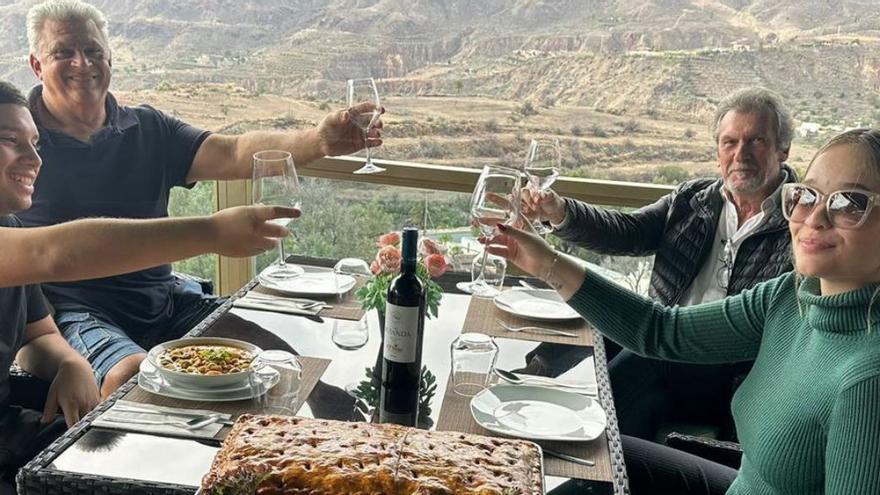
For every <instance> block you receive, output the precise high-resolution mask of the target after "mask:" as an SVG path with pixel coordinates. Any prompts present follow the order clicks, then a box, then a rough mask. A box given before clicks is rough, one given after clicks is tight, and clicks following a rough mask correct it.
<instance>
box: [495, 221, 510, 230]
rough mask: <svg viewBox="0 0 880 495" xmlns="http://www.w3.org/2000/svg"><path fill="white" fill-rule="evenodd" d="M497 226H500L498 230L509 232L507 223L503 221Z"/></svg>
mask: <svg viewBox="0 0 880 495" xmlns="http://www.w3.org/2000/svg"><path fill="white" fill-rule="evenodd" d="M495 226H496V227H498V230H500V231H501V232H507V225H504V224H503V223H496V224H495Z"/></svg>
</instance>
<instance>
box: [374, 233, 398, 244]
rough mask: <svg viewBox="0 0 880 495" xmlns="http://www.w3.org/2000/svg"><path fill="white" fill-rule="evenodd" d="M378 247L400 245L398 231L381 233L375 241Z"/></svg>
mask: <svg viewBox="0 0 880 495" xmlns="http://www.w3.org/2000/svg"><path fill="white" fill-rule="evenodd" d="M376 245H377V246H379V247H385V246H399V245H400V232H389V233H387V234H382V235H380V236H379V242H378V243H376Z"/></svg>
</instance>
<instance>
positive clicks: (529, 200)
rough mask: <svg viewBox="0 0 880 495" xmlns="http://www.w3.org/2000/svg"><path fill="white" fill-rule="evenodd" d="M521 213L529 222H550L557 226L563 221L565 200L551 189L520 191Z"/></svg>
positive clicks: (525, 189)
mask: <svg viewBox="0 0 880 495" xmlns="http://www.w3.org/2000/svg"><path fill="white" fill-rule="evenodd" d="M521 201H522V213H523V215H525V216H526V218H528V219H529V220H538V221H541V222H550V223H552V224H554V225H559V224H561V223H562V221H563V220H565V200H564V199H562V198H561V197H559V195H558V194H556V192H554V191H553V190H552V189H548V190H546V191H534V190H532V189H529V188H528V187H524V188H523V189H522V197H521Z"/></svg>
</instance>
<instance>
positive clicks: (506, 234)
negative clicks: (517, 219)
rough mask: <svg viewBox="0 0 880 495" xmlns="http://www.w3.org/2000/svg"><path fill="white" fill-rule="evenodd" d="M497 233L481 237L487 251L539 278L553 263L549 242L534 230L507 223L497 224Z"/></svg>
mask: <svg viewBox="0 0 880 495" xmlns="http://www.w3.org/2000/svg"><path fill="white" fill-rule="evenodd" d="M497 229H498V232H499V233H498V234H497V235H495V236H494V237H492V238H486V237H481V238H480V242H482V243H483V244H484V245H485V246H486V247H485V249H487V250H488V251H489V253H491V254H494V255H496V256H501V257H502V258H505V259H507V261H509V262H511V263H513V264H514V265H516V266H517V267H519V269H521V270H522V271H524V272H526V273H528V274H529V275H532V276H534V277H538V278H541V277H543V276H544V275H545V274H546V273H547V270H548V268H549V267H550V265H551V264H552V263H553V258H554V255H555V251H554V249H553V247H551V246H550V244H548V243H547V241H545V240H544V239H542V238H541V237H539V236H538V235H537V234H535V233H534V231H530V229H528V228H527V230H521V229H518V228H516V227H512V226H509V225H503V224H498V225H497Z"/></svg>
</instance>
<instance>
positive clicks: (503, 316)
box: [462, 297, 594, 346]
mask: <svg viewBox="0 0 880 495" xmlns="http://www.w3.org/2000/svg"><path fill="white" fill-rule="evenodd" d="M495 320H501V321H503V322H505V323H507V324H509V325H511V326H514V327H520V326H525V325H532V326H538V327H544V328H552V329H554V330H563V331H566V332H573V333H576V334H578V336H577V337H563V336H560V335H546V334H539V333H526V332H511V331H508V330H505V329H504V328H502V327H501V325H499V324H498V322H496V321H495ZM462 332H479V333H484V334H486V335H492V336H493V337H504V338H507V339H519V340H532V341H535V342H553V343H556V344H570V345H580V346H592V345H593V336H594V332H593V329H592V328H591V327H590V326H589V325H587V322H586V321H585V320H584V319H583V318H578V319H576V320H567V321H534V320H526V319H524V318H520V317H518V316H514V315H512V314H510V313H508V312H506V311H502V310H501V309H499V308H498V307H497V306H495V302H494V301H493V300H492V299H487V298H484V297H471V302H470V305H468V311H467V315H466V316H465V318H464V325H463V327H462Z"/></svg>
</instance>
